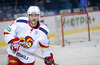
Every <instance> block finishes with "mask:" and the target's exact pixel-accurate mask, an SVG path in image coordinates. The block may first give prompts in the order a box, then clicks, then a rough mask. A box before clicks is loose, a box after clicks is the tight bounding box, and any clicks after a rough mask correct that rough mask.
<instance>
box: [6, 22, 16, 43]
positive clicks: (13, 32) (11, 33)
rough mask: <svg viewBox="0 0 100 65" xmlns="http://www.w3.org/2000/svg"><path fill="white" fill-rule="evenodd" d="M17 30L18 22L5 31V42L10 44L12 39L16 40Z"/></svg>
mask: <svg viewBox="0 0 100 65" xmlns="http://www.w3.org/2000/svg"><path fill="white" fill-rule="evenodd" d="M16 28H17V24H16V21H14V22H13V23H11V24H10V25H9V26H8V27H7V28H6V29H5V30H4V39H5V42H6V43H8V42H9V41H10V40H11V39H13V38H15V35H16Z"/></svg>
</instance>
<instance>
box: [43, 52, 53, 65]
mask: <svg viewBox="0 0 100 65" xmlns="http://www.w3.org/2000/svg"><path fill="white" fill-rule="evenodd" d="M44 62H45V64H46V65H55V63H54V59H53V54H52V53H51V56H49V57H45V60H44Z"/></svg>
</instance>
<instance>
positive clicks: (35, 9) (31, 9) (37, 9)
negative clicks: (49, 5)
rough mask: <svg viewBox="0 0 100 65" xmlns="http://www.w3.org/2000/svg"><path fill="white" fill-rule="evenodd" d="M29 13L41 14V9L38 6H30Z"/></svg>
mask: <svg viewBox="0 0 100 65" xmlns="http://www.w3.org/2000/svg"><path fill="white" fill-rule="evenodd" d="M27 14H39V15H40V9H39V7H38V6H30V7H29V8H28V10H27Z"/></svg>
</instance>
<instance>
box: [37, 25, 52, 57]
mask: <svg viewBox="0 0 100 65" xmlns="http://www.w3.org/2000/svg"><path fill="white" fill-rule="evenodd" d="M39 29H40V30H41V34H40V38H39V46H40V48H41V51H42V56H43V57H48V56H50V50H49V44H50V40H49V37H48V32H49V30H46V29H44V28H41V27H40V28H39Z"/></svg>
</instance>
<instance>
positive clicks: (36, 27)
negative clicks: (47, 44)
mask: <svg viewBox="0 0 100 65" xmlns="http://www.w3.org/2000/svg"><path fill="white" fill-rule="evenodd" d="M28 25H29V26H30V27H32V26H31V24H30V21H28ZM39 27H40V22H38V24H37V25H36V26H35V27H32V28H34V29H38V28H39Z"/></svg>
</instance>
